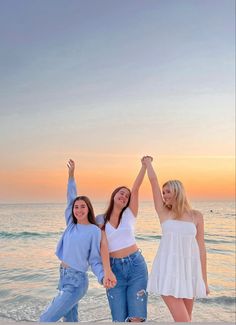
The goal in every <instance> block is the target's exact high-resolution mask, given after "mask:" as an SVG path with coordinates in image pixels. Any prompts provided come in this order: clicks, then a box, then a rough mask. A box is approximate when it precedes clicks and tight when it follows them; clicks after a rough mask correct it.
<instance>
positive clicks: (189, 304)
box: [183, 299, 194, 320]
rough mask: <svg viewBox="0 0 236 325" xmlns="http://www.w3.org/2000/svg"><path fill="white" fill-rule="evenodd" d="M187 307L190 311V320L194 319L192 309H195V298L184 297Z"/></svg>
mask: <svg viewBox="0 0 236 325" xmlns="http://www.w3.org/2000/svg"><path fill="white" fill-rule="evenodd" d="M183 301H184V304H185V307H186V309H187V311H188V314H189V318H190V320H192V311H193V303H194V299H183Z"/></svg>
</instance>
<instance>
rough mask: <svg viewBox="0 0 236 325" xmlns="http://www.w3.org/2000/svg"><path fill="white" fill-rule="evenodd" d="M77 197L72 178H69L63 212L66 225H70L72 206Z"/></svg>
mask: <svg viewBox="0 0 236 325" xmlns="http://www.w3.org/2000/svg"><path fill="white" fill-rule="evenodd" d="M76 197H77V189H76V183H75V180H74V178H70V179H69V180H68V184H67V206H66V210H65V219H66V225H67V226H68V225H69V224H70V223H72V205H73V202H74V199H75V198H76Z"/></svg>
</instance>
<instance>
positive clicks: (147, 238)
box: [135, 234, 161, 241]
mask: <svg viewBox="0 0 236 325" xmlns="http://www.w3.org/2000/svg"><path fill="white" fill-rule="evenodd" d="M135 238H136V239H137V240H144V241H148V240H151V241H152V240H157V239H161V236H159V235H149V236H143V235H140V234H138V235H137V236H135Z"/></svg>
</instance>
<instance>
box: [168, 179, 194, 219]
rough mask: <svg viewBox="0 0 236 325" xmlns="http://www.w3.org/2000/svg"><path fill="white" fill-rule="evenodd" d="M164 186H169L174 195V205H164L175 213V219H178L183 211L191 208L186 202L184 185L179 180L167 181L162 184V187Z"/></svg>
mask: <svg viewBox="0 0 236 325" xmlns="http://www.w3.org/2000/svg"><path fill="white" fill-rule="evenodd" d="M165 186H169V187H170V190H171V191H172V192H173V193H174V196H175V205H173V206H168V205H166V207H167V208H168V209H170V210H172V211H173V212H174V213H175V214H176V219H179V218H181V217H182V215H183V214H184V212H189V211H190V210H191V206H190V204H189V202H188V199H187V196H186V193H185V189H184V186H183V184H182V183H181V182H180V181H179V180H170V181H167V182H166V183H165V184H163V186H162V188H163V187H165Z"/></svg>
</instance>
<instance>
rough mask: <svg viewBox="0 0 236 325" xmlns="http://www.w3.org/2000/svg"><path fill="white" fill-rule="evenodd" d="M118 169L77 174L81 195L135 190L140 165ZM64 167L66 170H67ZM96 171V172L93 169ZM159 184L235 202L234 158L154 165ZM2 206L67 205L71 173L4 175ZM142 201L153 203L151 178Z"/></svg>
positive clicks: (47, 171)
mask: <svg viewBox="0 0 236 325" xmlns="http://www.w3.org/2000/svg"><path fill="white" fill-rule="evenodd" d="M132 163H133V162H132V159H131V161H130V163H129V164H126V165H122V166H118V164H115V165H109V166H108V165H107V166H106V168H104V169H103V168H102V165H101V164H99V162H98V163H97V166H96V168H94V166H92V165H90V166H89V167H88V166H87V167H86V168H82V167H81V168H80V170H76V181H77V183H78V188H79V193H80V194H85V195H88V196H89V197H90V198H91V199H92V200H100V199H101V200H108V199H109V197H110V194H111V192H112V191H113V189H114V188H115V187H117V186H120V185H126V186H128V187H131V186H132V183H133V181H134V179H135V177H136V175H137V173H138V171H139V168H140V163H139V162H138V163H136V164H135V166H134V165H132ZM63 167H64V166H63ZM92 167H93V168H92ZM154 169H155V171H156V172H157V175H158V178H159V183H160V184H163V183H164V182H165V181H166V180H168V179H179V180H181V181H182V182H183V184H184V186H185V188H186V192H187V195H188V197H189V198H190V199H194V198H199V199H200V198H201V199H204V198H206V199H234V197H235V181H234V180H235V169H234V159H233V158H232V157H230V158H229V157H226V158H225V157H221V158H217V157H216V158H215V157H199V158H196V157H188V158H186V157H178V158H176V157H175V158H173V157H172V158H171V159H170V158H168V159H160V163H159V162H154ZM0 179H1V191H0V197H1V202H2V203H4V202H12V203H14V202H65V199H66V183H67V170H66V168H63V169H60V168H58V169H56V170H55V168H54V169H53V170H51V169H46V168H44V169H30V170H29V169H28V168H27V169H25V170H24V169H21V170H17V171H12V172H11V173H9V174H8V173H6V172H4V173H3V172H1V173H0ZM140 199H141V200H151V199H152V193H151V187H150V184H149V181H148V177H147V175H146V176H145V179H144V182H143V184H142V187H141V189H140Z"/></svg>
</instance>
